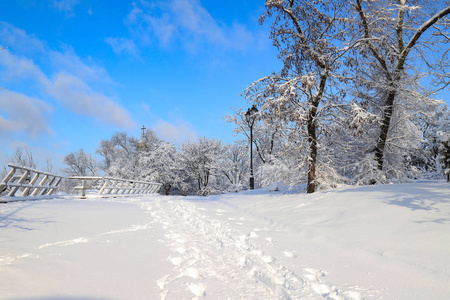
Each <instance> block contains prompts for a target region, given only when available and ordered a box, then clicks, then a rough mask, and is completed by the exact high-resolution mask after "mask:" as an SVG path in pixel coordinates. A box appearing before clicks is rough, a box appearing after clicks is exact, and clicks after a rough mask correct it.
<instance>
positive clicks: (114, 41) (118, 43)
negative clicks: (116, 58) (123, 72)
mask: <svg viewBox="0 0 450 300" xmlns="http://www.w3.org/2000/svg"><path fill="white" fill-rule="evenodd" d="M105 41H106V42H107V43H108V44H109V45H110V46H111V48H112V49H113V51H114V52H115V53H116V54H131V55H132V56H136V57H139V52H138V49H137V47H136V44H135V43H134V41H133V40H132V39H127V38H107V39H106V40H105Z"/></svg>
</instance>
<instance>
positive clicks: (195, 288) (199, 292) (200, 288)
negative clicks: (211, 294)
mask: <svg viewBox="0 0 450 300" xmlns="http://www.w3.org/2000/svg"><path fill="white" fill-rule="evenodd" d="M189 289H190V290H191V292H192V294H194V295H195V296H197V297H205V296H206V286H205V285H204V284H201V283H199V284H194V283H192V284H190V285H189Z"/></svg>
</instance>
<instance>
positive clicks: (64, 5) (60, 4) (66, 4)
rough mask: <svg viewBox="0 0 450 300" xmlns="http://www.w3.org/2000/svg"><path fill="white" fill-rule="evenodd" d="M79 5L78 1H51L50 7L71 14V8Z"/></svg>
mask: <svg viewBox="0 0 450 300" xmlns="http://www.w3.org/2000/svg"><path fill="white" fill-rule="evenodd" d="M78 3H80V1H79V0H53V1H51V2H50V5H51V6H52V7H54V8H56V9H58V10H60V11H63V12H65V13H68V14H72V11H73V8H74V7H75V6H76V5H77V4H78Z"/></svg>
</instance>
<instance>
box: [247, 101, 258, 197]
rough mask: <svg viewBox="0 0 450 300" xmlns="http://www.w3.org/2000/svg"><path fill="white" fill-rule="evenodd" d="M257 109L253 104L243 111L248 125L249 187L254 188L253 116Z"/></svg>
mask: <svg viewBox="0 0 450 300" xmlns="http://www.w3.org/2000/svg"><path fill="white" fill-rule="evenodd" d="M257 112H258V109H257V108H256V105H255V104H253V106H252V108H249V109H247V112H246V113H245V120H246V121H247V123H248V126H249V127H250V189H251V190H253V189H255V178H254V177H253V125H254V124H255V117H256V113H257Z"/></svg>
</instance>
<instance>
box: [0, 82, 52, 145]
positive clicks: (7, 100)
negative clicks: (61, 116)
mask: <svg viewBox="0 0 450 300" xmlns="http://www.w3.org/2000/svg"><path fill="white" fill-rule="evenodd" d="M52 111H53V108H52V107H51V106H50V105H48V104H47V103H45V102H44V101H41V100H39V99H36V98H31V97H28V96H26V95H23V94H20V93H16V92H12V91H8V90H0V134H1V135H2V136H9V135H11V133H15V132H24V133H26V134H28V135H30V136H31V137H33V138H36V137H38V136H39V135H41V134H52V133H53V131H52V129H51V128H50V124H49V116H50V114H51V112H52Z"/></svg>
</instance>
